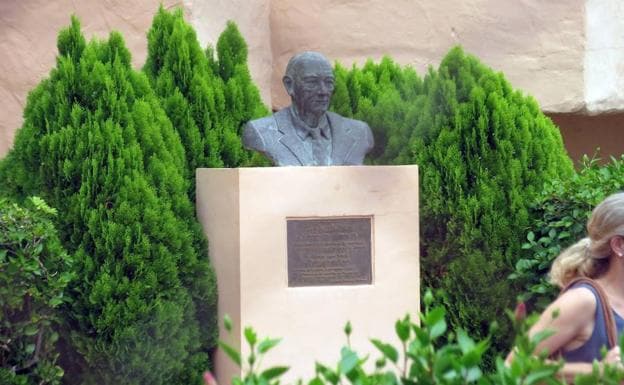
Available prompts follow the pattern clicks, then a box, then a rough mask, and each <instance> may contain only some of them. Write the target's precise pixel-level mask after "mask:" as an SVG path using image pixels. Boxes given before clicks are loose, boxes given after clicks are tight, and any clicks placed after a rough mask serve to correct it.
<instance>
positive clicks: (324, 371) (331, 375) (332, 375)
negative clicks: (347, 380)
mask: <svg viewBox="0 0 624 385" xmlns="http://www.w3.org/2000/svg"><path fill="white" fill-rule="evenodd" d="M315 369H316V373H319V374H320V375H322V376H323V377H325V379H326V380H327V381H329V382H330V383H331V384H334V385H336V384H337V383H338V381H340V376H339V375H338V373H336V372H334V371H333V370H331V369H329V368H328V367H327V366H325V365H323V364H320V363H318V362H317V363H316V366H315Z"/></svg>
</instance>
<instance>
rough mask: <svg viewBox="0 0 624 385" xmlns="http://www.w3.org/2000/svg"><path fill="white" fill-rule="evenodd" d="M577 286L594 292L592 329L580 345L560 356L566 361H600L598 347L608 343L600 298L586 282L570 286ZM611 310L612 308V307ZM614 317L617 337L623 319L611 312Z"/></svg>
mask: <svg viewBox="0 0 624 385" xmlns="http://www.w3.org/2000/svg"><path fill="white" fill-rule="evenodd" d="M577 287H586V288H588V289H589V290H591V292H592V293H593V294H594V297H595V298H596V316H595V318H594V330H593V331H592V334H591V337H589V339H588V340H587V341H585V343H584V344H583V345H581V346H579V347H578V348H576V349H572V350H570V351H567V352H563V354H562V356H563V359H564V360H565V361H566V362H592V361H594V360H598V361H600V360H601V359H602V354H601V352H600V349H601V348H602V347H603V346H604V347H605V348H608V345H609V343H608V342H607V341H608V337H607V328H606V326H605V318H604V313H603V312H602V304H601V302H600V298H599V297H598V294H597V293H596V291H595V290H594V288H593V287H591V286H589V285H588V284H585V283H581V284H579V285H574V286H572V288H577ZM612 311H613V309H612ZM613 315H614V318H615V328H616V329H617V334H618V339H619V336H620V334H621V333H622V330H623V329H624V319H622V317H621V316H620V315H619V314H617V313H616V312H613Z"/></svg>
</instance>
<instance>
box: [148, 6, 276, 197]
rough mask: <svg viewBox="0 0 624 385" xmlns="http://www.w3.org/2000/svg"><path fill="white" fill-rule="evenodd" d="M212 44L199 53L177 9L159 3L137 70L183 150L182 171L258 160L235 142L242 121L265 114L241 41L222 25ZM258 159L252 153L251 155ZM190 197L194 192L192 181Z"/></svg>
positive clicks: (191, 31)
mask: <svg viewBox="0 0 624 385" xmlns="http://www.w3.org/2000/svg"><path fill="white" fill-rule="evenodd" d="M216 48H217V50H216V57H215V52H214V50H213V49H212V48H209V49H207V50H206V51H203V50H202V49H201V47H200V45H199V42H198V41H197V37H196V34H195V30H194V29H193V27H191V26H190V25H189V24H187V23H186V22H185V21H184V18H183V15H182V10H181V9H178V10H176V11H173V12H168V11H166V10H164V9H163V8H162V7H161V8H160V9H159V10H158V13H157V14H156V16H155V17H154V20H153V23H152V27H151V28H150V30H149V32H148V57H147V61H146V63H145V66H144V68H143V70H144V72H145V73H146V74H147V75H148V78H149V79H150V82H151V84H152V86H153V88H154V90H155V92H156V94H157V95H158V97H159V98H160V100H161V104H162V106H163V108H164V109H165V111H166V113H167V116H169V119H170V120H171V122H172V124H173V127H174V128H175V129H176V130H177V131H178V132H179V134H180V138H181V139H182V143H183V145H184V148H185V151H186V160H187V170H188V171H187V172H188V174H189V177H190V178H192V179H193V178H194V174H195V169H196V168H198V167H237V166H244V165H250V164H260V163H262V162H261V161H260V158H254V159H252V155H251V153H250V152H249V151H247V150H244V149H243V147H242V143H241V139H240V136H241V128H242V125H243V123H245V122H246V121H248V120H250V119H252V118H257V117H261V116H264V115H267V114H268V110H267V109H266V107H265V106H264V105H263V104H262V100H261V99H260V94H259V92H258V89H257V88H256V86H255V84H254V83H253V82H252V80H251V76H250V74H249V69H248V68H247V44H246V43H245V41H244V40H243V38H242V36H241V34H240V32H239V31H238V28H237V27H236V25H235V24H234V23H232V22H229V23H228V24H227V27H226V29H225V31H223V33H222V34H221V35H220V37H219V40H218V42H217V47H216ZM256 157H258V155H256ZM190 187H191V190H190V195H191V196H194V183H193V184H191V186H190Z"/></svg>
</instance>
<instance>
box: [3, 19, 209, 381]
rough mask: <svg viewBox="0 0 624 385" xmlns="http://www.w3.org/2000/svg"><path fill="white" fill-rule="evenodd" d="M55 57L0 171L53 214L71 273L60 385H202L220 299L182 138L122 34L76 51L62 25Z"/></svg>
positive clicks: (73, 34)
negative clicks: (56, 213)
mask: <svg viewBox="0 0 624 385" xmlns="http://www.w3.org/2000/svg"><path fill="white" fill-rule="evenodd" d="M58 49H59V55H58V57H57V64H56V67H55V68H54V69H53V70H52V71H51V73H50V76H49V78H47V79H45V80H43V81H42V82H41V83H40V84H39V85H38V86H37V87H36V88H35V89H34V90H33V91H32V92H31V93H30V95H29V97H28V103H27V105H26V108H25V112H24V124H23V126H22V128H21V129H20V130H19V131H18V132H17V135H16V138H15V144H14V147H13V149H12V150H11V152H10V153H9V155H8V157H7V158H6V159H4V160H3V161H2V163H1V164H0V176H1V177H2V180H3V181H7V183H6V184H4V186H3V187H4V188H5V189H7V190H10V192H11V193H12V194H13V195H14V196H24V194H27V193H32V192H35V193H37V194H41V196H43V197H44V198H45V199H46V200H48V202H49V203H50V205H51V206H52V207H55V208H57V209H58V211H59V212H60V213H61V215H60V216H59V218H58V224H59V233H60V238H61V241H62V242H63V244H64V245H65V247H66V248H67V250H68V252H69V253H71V254H72V255H73V256H74V258H75V272H76V274H77V276H78V277H79V279H77V280H75V281H73V282H72V284H71V285H70V287H69V290H70V291H69V293H70V303H69V304H68V307H67V311H66V320H65V324H66V326H67V330H65V333H64V339H63V340H64V342H65V343H64V345H62V346H65V349H64V351H63V354H62V358H63V361H62V363H63V364H64V365H66V367H67V368H68V375H67V377H66V382H69V383H84V384H150V385H153V384H176V383H179V384H191V383H200V378H199V373H200V372H201V371H202V370H203V369H205V368H206V367H208V365H209V363H208V355H207V353H208V350H209V349H210V348H211V347H213V346H214V345H215V342H216V333H217V329H216V326H215V315H216V309H215V306H216V294H217V293H216V285H215V278H214V273H213V271H212V269H211V267H210V265H209V262H208V259H207V255H206V242H205V240H204V238H203V235H202V232H201V228H200V226H199V224H198V223H197V221H196V219H195V213H194V207H193V204H192V203H191V201H190V200H189V198H188V195H187V193H188V188H189V183H190V182H189V180H188V179H187V178H186V176H187V169H186V164H185V151H184V147H183V146H182V143H181V141H180V137H179V135H178V133H177V132H176V131H175V130H174V129H173V127H172V125H171V122H170V121H169V119H168V118H167V116H166V114H165V112H164V111H163V109H162V108H161V106H160V103H159V100H158V98H157V97H156V95H155V94H154V92H153V91H152V89H151V87H150V83H149V81H148V79H147V77H146V76H145V75H144V74H142V73H140V72H137V71H135V70H133V69H132V68H131V63H130V52H128V50H127V48H126V47H125V45H124V42H123V38H122V37H121V35H119V34H118V33H114V32H113V33H111V35H110V36H109V38H108V39H107V40H104V41H95V40H94V41H92V42H90V43H88V44H87V43H86V42H85V39H84V37H83V35H82V33H81V31H80V25H79V22H78V21H77V20H76V19H75V18H72V23H71V26H70V27H69V28H67V29H65V30H63V31H61V33H60V34H59V37H58Z"/></svg>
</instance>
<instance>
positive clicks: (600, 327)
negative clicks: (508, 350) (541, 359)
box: [508, 193, 624, 380]
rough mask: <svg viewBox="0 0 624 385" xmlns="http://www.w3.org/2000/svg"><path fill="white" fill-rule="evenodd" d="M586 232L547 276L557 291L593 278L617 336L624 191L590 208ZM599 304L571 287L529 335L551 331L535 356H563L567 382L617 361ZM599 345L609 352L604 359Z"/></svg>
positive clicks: (621, 322)
mask: <svg viewBox="0 0 624 385" xmlns="http://www.w3.org/2000/svg"><path fill="white" fill-rule="evenodd" d="M587 234H588V237H587V238H584V239H582V240H580V241H579V242H577V243H576V244H574V245H573V246H571V247H570V248H568V249H567V250H565V251H564V252H563V253H562V254H561V255H559V256H558V257H557V258H556V259H555V261H554V263H553V265H552V268H551V271H550V278H551V281H552V282H553V283H554V284H556V285H558V286H559V287H561V288H566V287H567V286H568V285H569V284H570V283H571V282H572V281H573V280H575V279H578V278H579V277H587V278H591V279H593V280H594V282H595V283H596V285H597V286H598V290H600V289H602V291H603V293H604V295H606V298H607V299H608V303H609V304H610V307H611V311H612V312H613V318H614V319H615V326H616V329H617V331H618V335H619V334H620V333H621V332H622V330H624V318H623V316H624V193H618V194H614V195H611V196H609V197H608V198H607V199H605V200H604V201H603V202H602V203H600V204H599V205H598V206H597V207H596V208H595V209H594V211H593V212H592V215H591V217H590V218H589V221H588V222H587ZM601 305H602V303H601V301H600V297H599V295H598V291H597V290H596V289H595V288H593V287H592V286H591V285H589V284H587V283H572V285H571V287H569V288H567V289H566V290H564V292H563V293H562V294H561V295H560V296H559V298H557V299H556V300H555V301H554V302H553V303H552V304H550V305H549V306H548V307H547V308H546V310H545V311H544V312H543V313H542V315H541V316H540V318H539V320H538V321H537V323H536V324H535V325H533V327H532V328H531V330H530V331H529V335H531V336H533V335H535V334H536V333H538V332H540V331H542V330H551V331H553V332H554V334H553V335H552V336H550V337H549V338H547V339H545V340H544V341H542V342H541V343H540V344H539V345H538V346H537V349H536V353H539V352H542V351H544V350H547V351H548V352H549V354H551V355H556V354H561V357H563V359H564V360H565V361H566V363H565V365H564V367H563V368H562V372H561V374H562V375H563V376H564V377H565V378H566V379H569V380H573V379H574V376H575V375H577V374H581V373H591V371H592V362H593V361H594V360H598V361H602V362H609V363H621V357H620V350H619V348H618V347H617V346H615V347H613V346H609V344H608V343H607V330H606V329H607V327H606V326H605V325H606V323H605V316H607V317H608V315H607V314H605V311H604V310H603V309H602V308H601ZM554 314H558V315H557V316H554ZM611 322H612V321H611ZM616 345H617V344H616ZM603 346H606V347H608V348H610V350H609V351H608V353H607V355H606V357H604V358H603V357H602V355H601V353H600V352H601V348H602V347H603ZM509 359H511V354H510V356H509V357H508V360H509Z"/></svg>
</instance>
